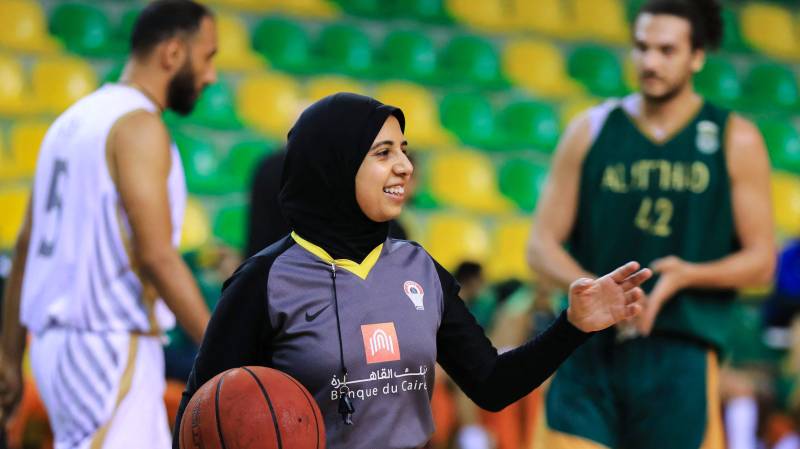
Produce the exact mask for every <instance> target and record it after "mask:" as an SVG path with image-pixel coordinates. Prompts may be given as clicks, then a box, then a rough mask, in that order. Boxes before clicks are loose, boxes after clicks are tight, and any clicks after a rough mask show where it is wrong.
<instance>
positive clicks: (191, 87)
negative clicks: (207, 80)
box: [167, 60, 199, 115]
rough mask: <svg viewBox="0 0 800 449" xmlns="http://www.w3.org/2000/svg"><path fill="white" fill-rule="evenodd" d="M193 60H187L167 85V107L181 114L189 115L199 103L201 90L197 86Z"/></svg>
mask: <svg viewBox="0 0 800 449" xmlns="http://www.w3.org/2000/svg"><path fill="white" fill-rule="evenodd" d="M195 85H196V84H195V76H194V72H192V62H191V61H190V60H187V61H186V63H185V64H184V65H183V67H181V69H180V70H179V71H178V73H176V74H175V76H174V77H172V80H171V81H170V82H169V86H168V87H167V107H168V108H170V109H172V110H173V111H175V112H176V113H178V114H179V115H189V114H190V113H191V112H192V110H193V109H194V105H195V104H196V103H197V97H198V96H199V92H198V90H197V88H195Z"/></svg>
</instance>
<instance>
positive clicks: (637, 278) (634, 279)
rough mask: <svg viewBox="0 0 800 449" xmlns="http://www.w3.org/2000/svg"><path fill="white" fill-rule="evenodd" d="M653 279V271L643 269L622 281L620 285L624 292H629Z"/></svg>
mask: <svg viewBox="0 0 800 449" xmlns="http://www.w3.org/2000/svg"><path fill="white" fill-rule="evenodd" d="M651 277H653V271H652V270H650V269H649V268H642V269H641V270H639V271H637V272H636V273H634V274H632V275H630V276H628V277H627V278H625V280H624V281H622V283H620V287H622V290H623V291H626V292H627V291H629V290H630V289H632V288H635V287H638V286H640V285H642V284H643V283H644V282H645V281H647V280H648V279H650V278H651Z"/></svg>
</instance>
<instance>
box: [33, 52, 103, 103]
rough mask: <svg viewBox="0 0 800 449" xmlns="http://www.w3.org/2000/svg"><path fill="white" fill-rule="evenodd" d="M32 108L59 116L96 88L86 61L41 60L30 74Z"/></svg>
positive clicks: (95, 79) (94, 76) (95, 81)
mask: <svg viewBox="0 0 800 449" xmlns="http://www.w3.org/2000/svg"><path fill="white" fill-rule="evenodd" d="M31 81H32V82H31V84H32V88H33V95H34V103H35V107H36V108H37V109H38V110H40V111H42V112H46V113H50V114H59V113H61V112H63V111H64V110H65V109H67V108H68V107H70V106H71V105H72V104H73V103H75V102H76V101H78V100H80V99H81V98H83V97H84V96H86V95H88V94H90V93H91V92H92V91H93V90H95V89H96V88H97V76H96V75H95V73H94V71H93V70H92V67H91V66H90V65H89V63H88V62H86V61H84V60H81V59H77V58H71V57H61V58H54V59H44V60H41V61H39V62H38V63H37V64H36V65H35V66H34V67H33V73H32V75H31Z"/></svg>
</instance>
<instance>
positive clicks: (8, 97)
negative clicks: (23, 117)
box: [0, 55, 29, 115]
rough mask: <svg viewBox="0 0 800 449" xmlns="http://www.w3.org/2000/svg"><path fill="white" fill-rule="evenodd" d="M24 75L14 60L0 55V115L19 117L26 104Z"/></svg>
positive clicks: (19, 65) (17, 62) (27, 106)
mask: <svg viewBox="0 0 800 449" xmlns="http://www.w3.org/2000/svg"><path fill="white" fill-rule="evenodd" d="M26 94H27V92H26V86H25V75H24V73H23V71H22V65H21V64H20V63H19V61H18V60H17V59H15V58H12V57H10V56H7V55H0V115H19V114H21V113H23V112H25V111H26V110H27V109H29V105H27V104H26Z"/></svg>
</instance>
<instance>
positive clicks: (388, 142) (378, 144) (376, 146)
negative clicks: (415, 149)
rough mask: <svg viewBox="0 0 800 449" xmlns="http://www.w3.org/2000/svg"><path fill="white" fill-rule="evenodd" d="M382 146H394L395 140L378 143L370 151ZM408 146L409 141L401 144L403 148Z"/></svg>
mask: <svg viewBox="0 0 800 449" xmlns="http://www.w3.org/2000/svg"><path fill="white" fill-rule="evenodd" d="M381 145H394V140H383V141H381V142H376V143H375V145H373V146H372V148H370V151H372V150H374V149H375V148H378V147H379V146H381ZM407 145H408V141H407V140H404V141H403V142H402V143H401V144H400V146H401V147H402V146H407Z"/></svg>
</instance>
